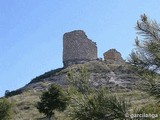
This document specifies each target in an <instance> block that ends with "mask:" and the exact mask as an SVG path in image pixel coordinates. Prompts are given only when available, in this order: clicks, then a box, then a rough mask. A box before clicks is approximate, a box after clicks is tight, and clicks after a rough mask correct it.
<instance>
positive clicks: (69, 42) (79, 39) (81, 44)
mask: <svg viewBox="0 0 160 120" xmlns="http://www.w3.org/2000/svg"><path fill="white" fill-rule="evenodd" d="M93 60H97V46H96V43H95V42H93V41H92V40H90V39H89V38H88V37H87V35H86V34H85V32H84V31H82V30H75V31H71V32H67V33H65V34H64V35H63V65H64V67H67V66H70V65H73V64H79V63H84V62H87V61H93ZM104 61H105V62H106V63H109V64H112V63H118V64H119V63H123V62H124V60H123V59H122V57H121V54H120V53H119V52H118V51H116V50H115V49H111V50H109V51H107V52H105V53H104Z"/></svg>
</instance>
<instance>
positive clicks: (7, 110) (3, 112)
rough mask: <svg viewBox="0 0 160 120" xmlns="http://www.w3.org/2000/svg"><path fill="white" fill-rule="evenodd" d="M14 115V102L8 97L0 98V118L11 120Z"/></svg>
mask: <svg viewBox="0 0 160 120" xmlns="http://www.w3.org/2000/svg"><path fill="white" fill-rule="evenodd" d="M11 115H12V104H11V103H10V102H9V101H8V100H7V99H5V98H4V99H0V120H9V119H10V118H11Z"/></svg>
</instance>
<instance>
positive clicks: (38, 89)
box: [5, 30, 141, 120]
mask: <svg viewBox="0 0 160 120" xmlns="http://www.w3.org/2000/svg"><path fill="white" fill-rule="evenodd" d="M63 46H64V48H63V64H64V67H63V68H58V69H55V70H51V71H48V72H46V73H44V74H42V75H40V76H38V77H36V78H34V79H32V80H31V81H30V82H29V83H28V84H27V85H25V86H24V87H22V88H20V89H17V90H15V91H11V92H6V94H5V96H6V97H8V99H9V100H10V101H12V102H14V103H15V104H16V106H15V108H14V113H15V115H14V119H13V120H31V119H36V120H37V118H41V117H42V115H41V114H39V112H38V110H37V109H36V107H35V104H36V102H37V101H38V100H39V96H40V94H41V93H42V92H43V91H44V90H46V89H47V88H48V87H49V86H50V85H51V84H52V83H57V84H60V85H61V86H63V87H65V88H66V87H67V86H68V82H67V73H68V72H69V70H71V69H74V70H75V71H77V72H78V71H79V68H80V67H81V66H85V67H86V68H87V70H88V73H89V82H90V83H91V84H92V85H93V87H95V88H97V87H99V86H104V85H105V86H107V87H108V89H109V90H110V91H113V92H131V91H134V90H136V89H137V84H139V81H141V79H140V78H138V77H137V76H136V75H135V74H134V72H133V71H132V70H131V69H130V67H129V65H128V64H127V63H126V62H125V60H123V58H122V57H121V53H119V52H118V51H117V50H116V49H110V50H108V51H107V52H105V53H104V59H99V58H98V57H97V46H96V43H95V42H93V41H92V40H90V39H88V37H87V35H86V34H85V32H84V31H81V30H76V31H72V32H68V33H65V34H64V36H63Z"/></svg>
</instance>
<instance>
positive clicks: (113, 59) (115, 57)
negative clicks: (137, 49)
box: [103, 49, 125, 64]
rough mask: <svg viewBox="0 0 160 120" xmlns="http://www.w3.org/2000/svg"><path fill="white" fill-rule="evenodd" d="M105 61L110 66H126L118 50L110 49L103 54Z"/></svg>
mask: <svg viewBox="0 0 160 120" xmlns="http://www.w3.org/2000/svg"><path fill="white" fill-rule="evenodd" d="M103 56H104V61H105V62H106V63H108V64H124V63H125V61H124V60H123V58H122V57H121V53H120V52H118V51H117V50H116V49H110V50H108V51H107V52H105V53H104V54H103Z"/></svg>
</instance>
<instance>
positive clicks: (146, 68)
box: [129, 14, 160, 98]
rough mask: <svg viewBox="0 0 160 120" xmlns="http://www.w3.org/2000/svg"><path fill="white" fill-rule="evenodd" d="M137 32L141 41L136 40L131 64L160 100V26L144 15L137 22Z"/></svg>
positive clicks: (152, 93)
mask: <svg viewBox="0 0 160 120" xmlns="http://www.w3.org/2000/svg"><path fill="white" fill-rule="evenodd" d="M136 30H137V34H138V35H139V38H141V39H139V38H138V37H137V38H136V40H135V43H136V48H135V49H134V51H132V53H131V54H130V59H129V63H131V65H132V68H134V70H135V71H136V72H137V73H138V74H139V75H140V76H141V77H142V78H143V79H145V80H146V81H145V82H146V83H145V84H146V85H145V86H147V89H148V90H149V93H150V94H151V95H154V96H156V97H158V98H160V83H159V82H160V81H159V79H160V75H159V73H160V25H159V24H158V23H157V22H156V21H153V20H149V19H148V18H147V16H146V15H145V14H144V15H141V19H140V20H139V21H137V25H136Z"/></svg>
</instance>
